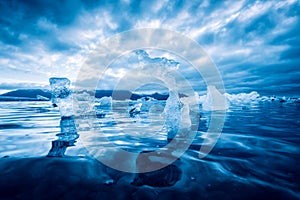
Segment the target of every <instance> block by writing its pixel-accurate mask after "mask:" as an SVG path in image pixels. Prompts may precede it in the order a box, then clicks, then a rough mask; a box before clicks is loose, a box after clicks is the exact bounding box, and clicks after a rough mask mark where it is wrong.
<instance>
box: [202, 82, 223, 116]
mask: <svg viewBox="0 0 300 200" xmlns="http://www.w3.org/2000/svg"><path fill="white" fill-rule="evenodd" d="M199 99H200V101H202V109H203V110H206V111H217V110H227V109H228V108H229V105H228V103H227V101H226V98H225V95H223V94H221V93H220V92H219V91H218V90H217V89H216V87H215V86H213V85H209V86H207V95H206V96H204V97H202V98H201V97H200V98H199Z"/></svg>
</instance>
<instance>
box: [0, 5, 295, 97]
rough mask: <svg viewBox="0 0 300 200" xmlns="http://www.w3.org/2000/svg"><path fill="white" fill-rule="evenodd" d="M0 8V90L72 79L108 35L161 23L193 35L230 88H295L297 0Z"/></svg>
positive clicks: (290, 91) (265, 91)
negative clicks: (52, 78)
mask: <svg viewBox="0 0 300 200" xmlns="http://www.w3.org/2000/svg"><path fill="white" fill-rule="evenodd" d="M0 13H1V14H0V72H1V79H0V93H1V92H4V91H7V90H13V89H18V88H44V87H47V86H48V84H49V82H48V79H49V78H50V77H53V76H64V77H67V78H69V79H71V80H72V81H74V80H76V78H77V75H78V72H79V70H80V68H81V67H82V65H83V64H84V63H85V62H86V60H87V59H88V57H89V55H90V54H91V53H92V52H93V51H94V50H95V49H96V48H97V47H98V46H99V45H100V44H102V43H103V42H104V41H106V40H107V39H108V38H110V37H112V36H114V35H115V34H118V33H122V32H124V31H128V30H132V29H137V28H162V29H167V30H172V31H176V32H178V33H180V34H183V35H185V36H187V37H189V38H191V39H192V40H195V41H196V42H198V43H199V44H200V45H201V47H202V48H203V50H204V51H205V52H206V53H207V54H208V56H209V57H210V58H211V59H212V61H213V62H214V63H215V65H216V66H217V68H218V70H219V71H220V74H221V76H222V79H223V82H224V87H225V89H226V91H227V92H228V93H241V92H251V91H258V92H259V93H260V94H262V95H281V96H282V95H287V96H298V97H299V96H300V94H299V92H300V78H299V77H300V70H299V69H300V34H299V33H300V19H299V16H300V1H296V0H284V1H275V0H274V1H271V0H270V1H250V0H249V1H243V0H241V1H218V0H214V1H206V0H204V1H188V0H187V1H176V0H175V1H167V0H157V1H155V0H153V1H134V0H122V1H109V0H106V1H92V0H72V1H71V0H70V1H66V0H62V1H44V0H22V1H21V0H20V1H16V0H7V1H5V0H3V1H0ZM148 53H149V52H148ZM165 55H166V54H164V56H165ZM167 55H169V54H167ZM150 56H152V57H157V56H158V57H159V55H157V53H156V54H155V56H154V55H150ZM170 59H173V57H172V55H170ZM125 68H126V63H124V64H123V65H122V68H118V69H116V71H110V72H109V73H111V74H112V76H118V70H119V71H121V72H122V70H125ZM112 69H114V68H112ZM116 74H117V75H116ZM190 81H191V82H193V81H195V84H197V83H196V82H197V79H193V78H192V77H191V80H190ZM113 82H114V81H113V79H109V80H108V81H107V84H106V85H105V87H104V88H105V89H108V88H110V87H113V84H114V83H113ZM110 84H111V85H110Z"/></svg>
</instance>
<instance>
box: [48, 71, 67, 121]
mask: <svg viewBox="0 0 300 200" xmlns="http://www.w3.org/2000/svg"><path fill="white" fill-rule="evenodd" d="M49 82H50V86H51V92H52V98H51V101H52V105H53V106H54V107H57V106H58V107H59V111H60V115H61V117H69V116H72V115H73V111H72V110H73V107H72V106H73V105H72V95H71V93H72V92H71V90H70V83H71V82H70V80H69V79H67V78H55V77H53V78H50V79H49Z"/></svg>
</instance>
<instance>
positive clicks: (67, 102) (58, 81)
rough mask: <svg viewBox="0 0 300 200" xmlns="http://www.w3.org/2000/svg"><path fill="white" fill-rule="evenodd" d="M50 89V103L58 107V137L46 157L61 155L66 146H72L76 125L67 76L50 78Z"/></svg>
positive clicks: (75, 134) (76, 136)
mask: <svg viewBox="0 0 300 200" xmlns="http://www.w3.org/2000/svg"><path fill="white" fill-rule="evenodd" d="M49 82H50V86H51V91H52V98H51V101H52V105H53V106H54V107H57V106H58V107H59V111H60V115H61V120H60V133H58V134H57V136H58V139H57V140H55V141H52V147H51V149H50V151H49V153H48V155H47V156H48V157H62V156H64V154H65V151H66V149H67V147H70V146H74V143H75V142H76V139H78V138H79V135H78V134H77V130H76V125H75V121H74V117H73V107H72V106H73V105H72V95H71V94H72V92H71V90H70V89H69V87H70V83H71V82H70V80H69V79H67V78H50V79H49Z"/></svg>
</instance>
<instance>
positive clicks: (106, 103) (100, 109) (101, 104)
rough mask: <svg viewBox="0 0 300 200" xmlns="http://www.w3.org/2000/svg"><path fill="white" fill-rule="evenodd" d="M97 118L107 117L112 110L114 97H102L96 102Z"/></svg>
mask: <svg viewBox="0 0 300 200" xmlns="http://www.w3.org/2000/svg"><path fill="white" fill-rule="evenodd" d="M95 109H96V116H97V117H99V118H103V117H105V115H106V113H108V112H109V111H111V110H112V97H102V98H100V99H96V100H95Z"/></svg>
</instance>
